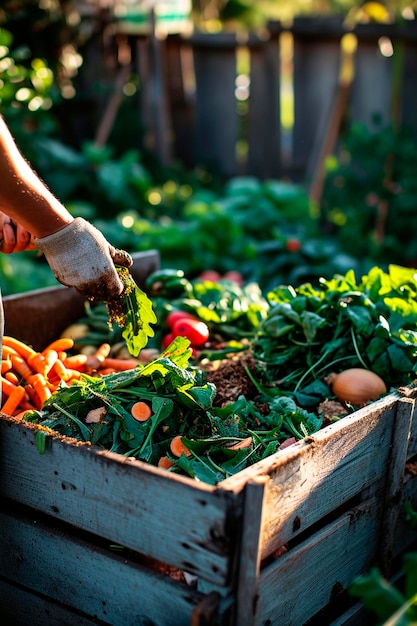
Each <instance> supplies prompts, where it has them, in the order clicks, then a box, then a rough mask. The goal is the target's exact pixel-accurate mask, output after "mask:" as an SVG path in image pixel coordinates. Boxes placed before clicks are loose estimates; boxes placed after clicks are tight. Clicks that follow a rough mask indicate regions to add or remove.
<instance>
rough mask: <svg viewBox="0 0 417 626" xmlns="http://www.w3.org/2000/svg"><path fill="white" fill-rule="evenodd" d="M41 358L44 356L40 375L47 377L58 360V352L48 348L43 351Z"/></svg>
mask: <svg viewBox="0 0 417 626" xmlns="http://www.w3.org/2000/svg"><path fill="white" fill-rule="evenodd" d="M43 356H44V368H43V372H42V374H43V375H44V376H48V374H49V372H50V371H51V369H52V367H53V366H54V365H55V363H56V361H57V360H58V352H57V351H56V350H54V349H53V348H50V349H49V350H44V352H43Z"/></svg>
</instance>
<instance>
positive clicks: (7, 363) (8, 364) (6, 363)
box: [1, 358, 12, 374]
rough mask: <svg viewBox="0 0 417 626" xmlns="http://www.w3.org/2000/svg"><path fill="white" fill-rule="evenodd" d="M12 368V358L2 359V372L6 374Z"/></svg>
mask: <svg viewBox="0 0 417 626" xmlns="http://www.w3.org/2000/svg"><path fill="white" fill-rule="evenodd" d="M11 369H12V362H11V360H10V358H7V359H2V360H1V373H2V374H5V373H6V372H8V371H9V370H11Z"/></svg>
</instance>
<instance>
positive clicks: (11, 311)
mask: <svg viewBox="0 0 417 626" xmlns="http://www.w3.org/2000/svg"><path fill="white" fill-rule="evenodd" d="M132 256H133V266H132V268H131V273H132V276H133V277H134V279H135V280H136V282H137V283H138V285H139V286H140V287H142V288H143V287H144V282H145V279H146V277H147V276H148V275H149V274H151V273H152V272H154V271H155V270H156V269H158V268H159V263H160V261H159V253H158V252H157V251H155V250H150V251H148V252H137V253H135V254H133V255H132ZM3 307H4V315H5V332H6V334H8V335H11V336H12V337H17V338H19V339H21V340H22V341H25V342H26V343H28V344H29V345H32V346H34V347H35V349H37V350H41V349H43V348H44V347H45V346H46V344H47V343H49V342H50V341H52V340H54V339H56V338H57V336H58V335H59V334H60V333H61V331H62V330H64V328H66V326H68V325H69V324H71V323H72V322H74V321H75V320H76V319H77V318H78V317H81V316H82V315H84V313H85V310H84V298H83V297H82V296H81V295H80V294H79V293H78V292H77V291H76V290H75V289H71V288H69V287H64V286H62V285H58V286H57V287H49V288H46V289H36V290H34V291H29V292H26V293H23V294H15V295H11V296H6V297H5V298H3Z"/></svg>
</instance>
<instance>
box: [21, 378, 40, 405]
mask: <svg viewBox="0 0 417 626" xmlns="http://www.w3.org/2000/svg"><path fill="white" fill-rule="evenodd" d="M25 389H26V393H27V394H28V396H29V400H30V402H31V403H32V404H33V405H34V406H35V407H36V409H41V408H42V402H41V401H40V400H39V396H38V394H37V393H36V391H35V388H34V387H33V385H32V384H31V383H27V384H26V385H25Z"/></svg>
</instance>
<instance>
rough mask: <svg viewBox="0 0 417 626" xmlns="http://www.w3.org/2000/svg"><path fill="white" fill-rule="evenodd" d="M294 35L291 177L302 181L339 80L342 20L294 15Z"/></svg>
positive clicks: (312, 166) (310, 169) (310, 168)
mask: <svg viewBox="0 0 417 626" xmlns="http://www.w3.org/2000/svg"><path fill="white" fill-rule="evenodd" d="M292 33H293V38H294V70H293V89H294V128H293V154H292V158H293V163H292V176H293V178H294V179H295V180H296V181H297V180H298V181H299V180H305V177H306V175H311V174H312V173H313V172H314V171H315V169H316V163H313V162H312V158H315V159H317V156H318V154H319V152H320V149H319V147H318V146H320V145H321V142H322V140H323V137H324V134H325V133H324V130H323V129H324V128H325V123H326V120H327V116H328V114H329V111H330V110H331V105H332V102H333V98H334V94H335V92H336V88H337V84H338V79H339V66H340V37H341V36H342V33H343V25H342V21H341V20H340V18H339V17H338V16H336V17H330V18H329V19H322V20H312V19H309V18H302V17H301V18H296V19H295V20H294V24H293V27H292Z"/></svg>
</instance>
